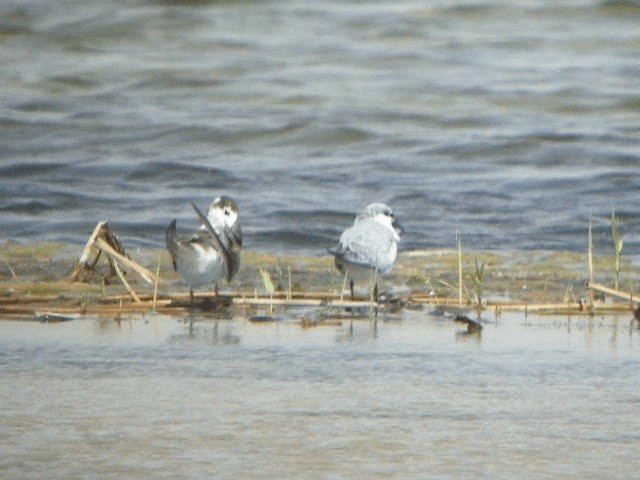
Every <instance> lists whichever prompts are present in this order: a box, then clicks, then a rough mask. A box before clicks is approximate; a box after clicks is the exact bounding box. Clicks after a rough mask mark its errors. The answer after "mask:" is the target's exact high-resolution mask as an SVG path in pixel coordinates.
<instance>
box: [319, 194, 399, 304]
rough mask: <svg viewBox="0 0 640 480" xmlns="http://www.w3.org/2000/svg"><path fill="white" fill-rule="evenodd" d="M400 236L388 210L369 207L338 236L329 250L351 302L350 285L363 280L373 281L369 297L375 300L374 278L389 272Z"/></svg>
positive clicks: (376, 204)
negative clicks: (347, 283) (343, 276)
mask: <svg viewBox="0 0 640 480" xmlns="http://www.w3.org/2000/svg"><path fill="white" fill-rule="evenodd" d="M402 232H403V229H402V227H401V226H400V224H399V223H398V222H397V221H396V218H395V215H394V214H393V210H391V208H390V207H389V206H387V205H385V204H384V203H379V202H377V203H371V204H369V205H367V206H366V207H365V209H364V210H362V212H361V213H359V214H358V216H357V217H356V219H355V221H354V222H353V226H351V227H350V228H348V229H346V230H345V231H344V232H343V233H342V235H341V236H340V241H339V243H338V246H337V247H336V248H335V249H330V250H329V252H330V253H331V254H332V255H333V256H334V257H335V264H336V267H337V268H338V271H339V272H340V273H342V274H343V275H346V276H348V278H349V284H350V287H351V299H353V285H354V282H356V281H358V280H364V279H366V280H369V281H371V280H372V279H373V289H374V292H373V293H374V297H376V298H377V296H378V285H377V277H378V276H380V275H386V274H387V273H389V272H390V271H391V270H392V268H393V265H394V263H395V261H396V257H397V256H398V242H399V241H400V236H399V234H400V233H402Z"/></svg>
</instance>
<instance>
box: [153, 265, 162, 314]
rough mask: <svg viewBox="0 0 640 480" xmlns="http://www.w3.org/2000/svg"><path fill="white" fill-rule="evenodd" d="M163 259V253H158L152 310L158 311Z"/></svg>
mask: <svg viewBox="0 0 640 480" xmlns="http://www.w3.org/2000/svg"><path fill="white" fill-rule="evenodd" d="M161 261H162V255H158V267H157V268H156V276H155V279H154V280H155V281H154V283H153V305H152V308H151V309H152V310H153V311H154V312H155V311H156V301H157V300H158V281H159V280H160V262H161Z"/></svg>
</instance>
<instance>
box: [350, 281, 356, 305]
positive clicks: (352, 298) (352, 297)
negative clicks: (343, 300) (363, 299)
mask: <svg viewBox="0 0 640 480" xmlns="http://www.w3.org/2000/svg"><path fill="white" fill-rule="evenodd" d="M349 285H350V286H351V301H353V300H355V296H354V295H353V280H349Z"/></svg>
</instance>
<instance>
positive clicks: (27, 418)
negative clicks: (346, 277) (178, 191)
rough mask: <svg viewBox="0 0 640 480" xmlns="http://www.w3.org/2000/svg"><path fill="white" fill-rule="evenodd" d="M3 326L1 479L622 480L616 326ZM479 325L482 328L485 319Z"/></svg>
mask: <svg viewBox="0 0 640 480" xmlns="http://www.w3.org/2000/svg"><path fill="white" fill-rule="evenodd" d="M183 320H184V319H177V318H169V317H162V316H146V317H138V318H136V319H135V320H123V321H121V322H119V323H116V322H115V321H113V320H112V319H86V320H77V321H71V322H66V323H51V324H42V323H36V322H18V321H2V322H0V378H1V379H2V382H1V387H0V438H2V441H1V442H2V448H0V477H2V478H48V479H69V478H123V477H126V478H187V479H191V478H212V477H215V478H425V477H431V478H471V477H475V478H493V479H495V478H505V479H506V478H510V479H511V478H568V477H571V478H581V479H588V478H609V479H611V478H634V475H636V474H637V472H638V471H639V469H640V458H639V457H638V444H639V443H640V419H639V417H638V409H639V408H640V389H639V388H638V385H640V369H639V368H638V365H639V360H640V330H639V329H638V325H637V322H633V321H632V320H631V318H630V317H629V318H626V317H619V318H614V319H612V318H606V319H604V318H594V319H588V318H585V317H580V318H573V319H567V318H555V317H531V316H529V317H528V318H525V317H524V316H522V315H509V316H503V317H502V318H501V319H500V320H499V321H498V323H497V324H496V323H495V322H494V323H488V324H486V325H485V329H484V331H483V332H482V335H481V336H475V335H474V336H468V335H465V333H464V332H463V331H462V330H460V328H459V327H458V326H456V325H455V324H453V323H452V322H451V320H450V319H444V318H442V317H436V316H432V315H430V314H428V313H425V312H405V313H404V314H403V315H402V317H401V318H395V317H393V318H384V319H380V320H379V321H378V322H377V324H375V325H373V324H372V323H370V322H369V321H367V320H355V321H353V322H350V321H342V323H341V324H340V325H330V326H322V327H316V328H303V327H302V326H301V325H300V324H299V323H297V322H293V321H291V322H289V321H284V322H279V323H251V322H248V321H246V320H244V319H235V320H214V319H207V318H203V317H194V318H193V322H191V323H189V322H185V321H183ZM488 320H490V321H492V319H488Z"/></svg>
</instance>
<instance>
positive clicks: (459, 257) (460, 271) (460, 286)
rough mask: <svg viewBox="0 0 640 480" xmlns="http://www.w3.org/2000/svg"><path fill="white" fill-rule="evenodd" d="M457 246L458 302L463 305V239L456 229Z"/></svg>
mask: <svg viewBox="0 0 640 480" xmlns="http://www.w3.org/2000/svg"><path fill="white" fill-rule="evenodd" d="M456 246H457V250H458V304H459V305H462V239H461V238H460V232H459V231H458V230H457V229H456Z"/></svg>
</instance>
